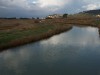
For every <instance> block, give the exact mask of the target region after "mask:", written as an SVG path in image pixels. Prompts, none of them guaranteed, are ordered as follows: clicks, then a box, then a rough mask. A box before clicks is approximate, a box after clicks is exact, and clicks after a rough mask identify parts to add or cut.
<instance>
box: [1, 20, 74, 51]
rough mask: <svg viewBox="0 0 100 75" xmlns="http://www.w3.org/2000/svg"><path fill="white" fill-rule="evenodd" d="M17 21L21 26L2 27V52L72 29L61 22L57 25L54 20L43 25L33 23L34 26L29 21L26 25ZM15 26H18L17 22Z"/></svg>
mask: <svg viewBox="0 0 100 75" xmlns="http://www.w3.org/2000/svg"><path fill="white" fill-rule="evenodd" d="M17 21H18V23H19V25H17V26H16V25H10V26H11V28H8V27H7V26H9V24H8V25H7V24H6V26H3V25H1V28H2V26H3V29H1V30H0V49H1V50H3V49H7V48H11V47H15V46H19V45H23V44H26V43H30V42H36V41H39V40H41V39H46V38H49V37H51V36H53V35H55V34H59V33H61V32H63V31H67V30H69V29H71V28H72V26H71V25H69V24H67V25H66V23H63V22H59V21H58V23H57V21H54V20H46V22H42V23H33V25H32V22H29V21H25V22H27V23H25V24H26V25H23V24H22V21H21V23H20V22H19V20H17ZM6 23H7V22H6ZM10 23H11V22H10ZM11 24H12V23H11ZM14 24H16V22H15V23H14ZM27 24H28V25H27Z"/></svg>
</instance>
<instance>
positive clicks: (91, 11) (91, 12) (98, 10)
mask: <svg viewBox="0 0 100 75" xmlns="http://www.w3.org/2000/svg"><path fill="white" fill-rule="evenodd" d="M80 13H85V14H92V15H98V14H100V9H97V10H89V11H83V12H80Z"/></svg>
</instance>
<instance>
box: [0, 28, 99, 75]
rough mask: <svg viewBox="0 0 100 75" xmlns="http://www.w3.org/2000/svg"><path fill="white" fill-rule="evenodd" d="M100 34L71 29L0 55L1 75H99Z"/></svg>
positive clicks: (93, 30) (91, 30)
mask: <svg viewBox="0 0 100 75" xmlns="http://www.w3.org/2000/svg"><path fill="white" fill-rule="evenodd" d="M98 31H99V30H98V29H97V28H93V27H82V28H80V27H75V26H74V27H73V29H72V30H70V31H68V32H65V33H62V34H59V35H56V36H53V37H51V38H49V39H47V40H43V41H40V42H37V43H31V44H27V45H24V46H20V47H17V48H13V49H8V50H6V51H3V52H1V53H0V75H100V38H99V32H98Z"/></svg>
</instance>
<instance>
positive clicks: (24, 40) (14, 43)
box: [0, 24, 72, 51]
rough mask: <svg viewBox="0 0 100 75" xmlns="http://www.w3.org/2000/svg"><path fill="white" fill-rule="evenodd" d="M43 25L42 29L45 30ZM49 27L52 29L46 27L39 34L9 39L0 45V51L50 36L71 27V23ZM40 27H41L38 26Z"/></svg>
mask: <svg viewBox="0 0 100 75" xmlns="http://www.w3.org/2000/svg"><path fill="white" fill-rule="evenodd" d="M45 27H47V26H44V28H43V29H42V30H45ZM51 27H53V29H50V28H49V29H48V30H47V31H45V32H41V33H39V34H35V35H30V36H25V37H23V38H18V39H15V40H11V41H9V42H8V43H6V44H3V45H0V51H3V50H5V49H9V48H14V47H17V46H21V45H25V44H28V43H32V42H33V43H34V42H37V41H40V40H43V39H47V38H50V37H52V36H54V35H57V34H60V33H62V32H65V31H68V30H70V29H72V25H69V24H67V25H51ZM40 29H41V28H40Z"/></svg>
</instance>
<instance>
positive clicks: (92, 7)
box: [82, 4, 100, 10]
mask: <svg viewBox="0 0 100 75" xmlns="http://www.w3.org/2000/svg"><path fill="white" fill-rule="evenodd" d="M82 8H84V9H86V10H94V9H98V8H100V4H88V5H86V6H83V7H82Z"/></svg>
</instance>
